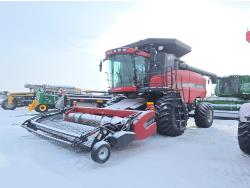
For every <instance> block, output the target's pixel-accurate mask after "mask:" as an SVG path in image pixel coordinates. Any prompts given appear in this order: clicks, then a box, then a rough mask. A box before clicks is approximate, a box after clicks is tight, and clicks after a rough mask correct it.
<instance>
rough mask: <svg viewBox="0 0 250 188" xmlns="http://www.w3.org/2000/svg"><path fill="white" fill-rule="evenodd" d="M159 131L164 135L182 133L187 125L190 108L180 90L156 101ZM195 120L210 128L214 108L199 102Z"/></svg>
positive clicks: (202, 126)
mask: <svg viewBox="0 0 250 188" xmlns="http://www.w3.org/2000/svg"><path fill="white" fill-rule="evenodd" d="M155 108H156V123H157V132H158V133H159V134H160V135H164V136H179V135H182V134H183V133H184V131H185V129H186V126H187V120H188V109H187V106H186V104H185V103H184V102H183V100H182V98H181V96H180V94H179V93H178V92H169V93H167V94H166V95H164V96H163V97H161V98H160V99H158V100H157V101H156V104H155ZM194 120H195V124H196V126H197V127H200V128H209V127H211V126H212V124H213V108H212V107H211V106H210V105H209V104H207V103H201V104H198V105H197V106H196V108H195V114H194Z"/></svg>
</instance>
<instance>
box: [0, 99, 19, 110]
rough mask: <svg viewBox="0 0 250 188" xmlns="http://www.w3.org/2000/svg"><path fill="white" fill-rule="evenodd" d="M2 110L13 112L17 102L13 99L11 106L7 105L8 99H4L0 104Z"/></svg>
mask: <svg viewBox="0 0 250 188" xmlns="http://www.w3.org/2000/svg"><path fill="white" fill-rule="evenodd" d="M1 106H2V108H3V109H4V110H15V109H16V107H17V101H16V100H15V99H14V100H13V101H12V104H11V105H9V104H8V99H5V100H4V101H3V102H2V105H1Z"/></svg>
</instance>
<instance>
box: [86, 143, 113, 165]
mask: <svg viewBox="0 0 250 188" xmlns="http://www.w3.org/2000/svg"><path fill="white" fill-rule="evenodd" d="M110 155H111V147H110V145H109V143H108V142H106V141H100V142H97V143H95V145H94V146H93V148H92V150H91V158H92V160H93V161H95V162H97V163H100V164H103V163H105V162H106V161H107V160H108V159H109V157H110Z"/></svg>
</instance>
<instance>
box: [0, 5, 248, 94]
mask: <svg viewBox="0 0 250 188" xmlns="http://www.w3.org/2000/svg"><path fill="white" fill-rule="evenodd" d="M249 18H250V3H249V2H232V1H230V2H215V1H209V2H200V1H193V2H192V1H162V2H159V1H137V2H132V1H129V2H0V24H1V25H0V66H1V67H0V70H1V72H0V91H1V90H9V91H23V90H25V89H24V88H23V85H24V83H38V84H52V85H69V86H76V87H80V88H87V89H105V88H106V86H107V82H106V76H105V74H104V73H99V72H98V64H99V61H100V59H102V58H104V52H105V51H106V50H108V49H110V48H114V47H119V46H121V45H124V44H128V43H131V42H134V41H137V40H139V39H145V38H148V37H164V38H177V39H179V40H181V41H183V42H184V43H187V44H188V45H190V46H191V47H192V52H191V53H190V54H188V55H186V56H185V57H184V60H185V61H186V62H187V63H188V64H190V65H192V66H196V67H198V68H201V69H205V70H207V71H210V72H214V73H216V74H218V75H229V74H250V53H249V50H250V44H249V43H247V42H246V40H245V33H246V31H247V28H248V27H249V28H250V19H249Z"/></svg>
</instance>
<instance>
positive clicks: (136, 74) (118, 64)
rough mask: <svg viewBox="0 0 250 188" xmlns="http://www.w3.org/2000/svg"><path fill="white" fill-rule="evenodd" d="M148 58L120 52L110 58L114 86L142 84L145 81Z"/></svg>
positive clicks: (111, 77) (110, 70) (111, 78)
mask: <svg viewBox="0 0 250 188" xmlns="http://www.w3.org/2000/svg"><path fill="white" fill-rule="evenodd" d="M145 62H146V58H144V57H142V56H137V55H132V54H118V55H113V56H111V57H110V58H109V72H110V80H111V84H112V85H111V86H112V88H115V87H124V86H135V85H142V84H143V83H144V81H145Z"/></svg>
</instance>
